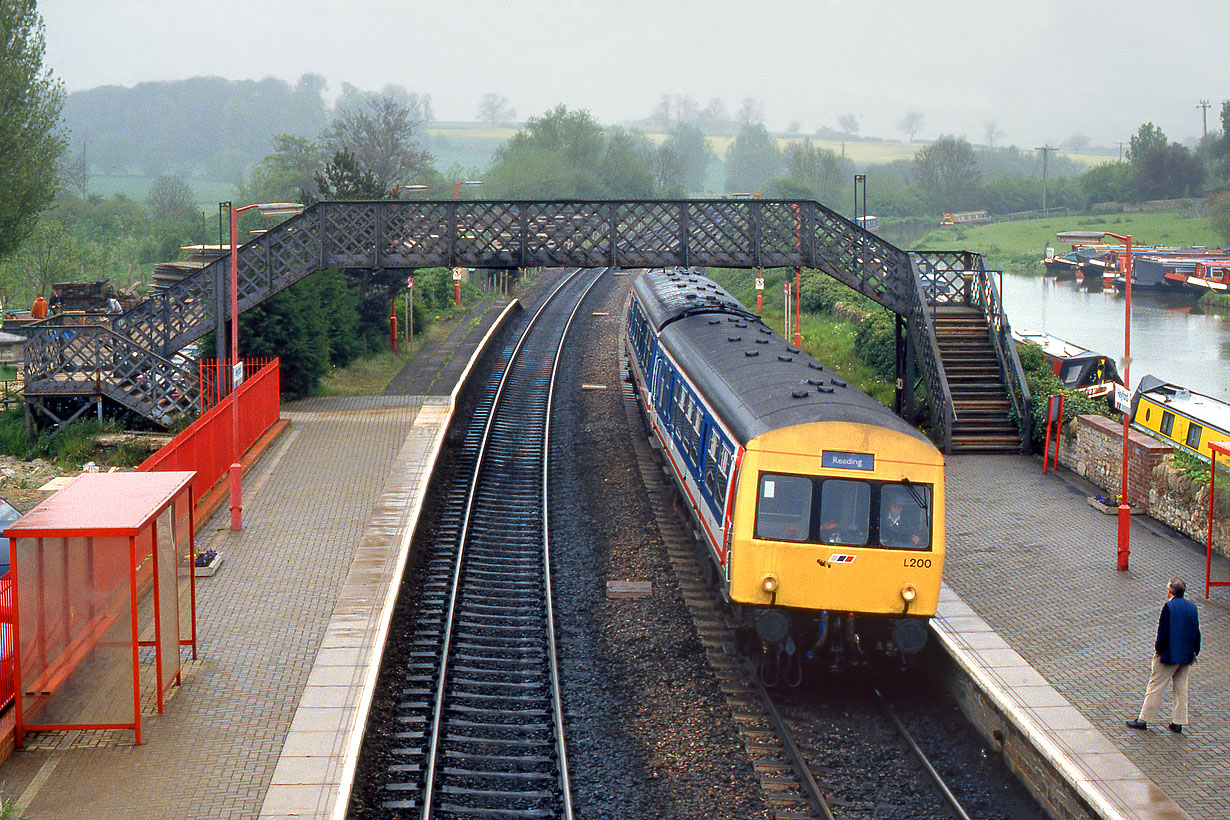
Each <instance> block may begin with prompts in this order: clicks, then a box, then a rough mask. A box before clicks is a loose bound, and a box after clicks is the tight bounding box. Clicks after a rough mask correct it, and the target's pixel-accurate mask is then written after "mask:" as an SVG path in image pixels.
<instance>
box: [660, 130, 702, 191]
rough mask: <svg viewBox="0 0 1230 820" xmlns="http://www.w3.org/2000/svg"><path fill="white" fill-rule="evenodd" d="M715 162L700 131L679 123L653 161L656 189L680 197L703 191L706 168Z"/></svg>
mask: <svg viewBox="0 0 1230 820" xmlns="http://www.w3.org/2000/svg"><path fill="white" fill-rule="evenodd" d="M716 159H717V157H716V156H715V155H714V153H713V149H712V148H710V147H709V141H708V140H706V139H705V135H704V132H702V131H701V130H700V127H699V126H697V125H695V124H693V123H686V122H684V123H680V124H679V125H677V126H675V130H674V131H672V132H671V135H670V136H669V137H667V138H666V141H665V142H663V143H662V145H661V146H659V148H658V152H657V157H655V160H654V165H655V168H656V170H657V176H658V185H659V186H661V187H662V188H664V189H669V190H671V191H672V192H675V193H677V194H678V195H679V196H684V195H686V194H687V193H688V192H690V191H699V190H702V189H703V188H704V185H705V175H706V173H707V172H708V170H709V165H710V163H712V162H713V161H714V160H716Z"/></svg>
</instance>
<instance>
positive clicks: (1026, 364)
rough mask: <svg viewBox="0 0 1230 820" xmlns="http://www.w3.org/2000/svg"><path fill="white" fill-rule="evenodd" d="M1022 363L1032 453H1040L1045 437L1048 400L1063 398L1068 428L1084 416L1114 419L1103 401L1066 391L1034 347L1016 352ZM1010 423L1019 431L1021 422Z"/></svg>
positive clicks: (1019, 349) (1021, 348)
mask: <svg viewBox="0 0 1230 820" xmlns="http://www.w3.org/2000/svg"><path fill="white" fill-rule="evenodd" d="M1017 355H1018V357H1019V358H1020V360H1021V369H1022V370H1023V371H1024V372H1025V384H1026V385H1028V386H1029V399H1030V401H1029V409H1030V416H1031V418H1032V420H1033V436H1032V439H1033V443H1034V448H1035V449H1040V448H1041V447H1042V445H1043V444H1044V442H1043V439H1044V438H1045V437H1046V401H1047V398H1048V397H1049V396H1053V395H1057V394H1060V393H1062V394H1063V425H1064V426H1065V427H1067V426H1068V425H1069V424H1070V423H1071V421H1072V419H1074V418H1076V417H1077V416H1083V415H1098V416H1106V417H1107V418H1113V417H1112V416H1111V414H1110V412H1109V409H1108V407H1107V404H1106V401H1105V400H1104V399H1094V398H1090V397H1089V396H1086V395H1085V394H1084V393H1079V392H1077V391H1075V390H1067V389H1065V388H1064V386H1063V382H1061V381H1060V380H1059V377H1058V376H1056V375H1055V373H1054V371H1052V370H1051V364H1050V362H1049V361H1047V358H1046V356H1044V355H1042V350H1041V348H1039V347H1037V346H1035V345H1024V346H1020V347H1018V348H1017ZM1013 416H1014V418H1013V421H1015V422H1016V423H1017V426H1018V428H1019V427H1020V419H1018V418H1015V414H1013Z"/></svg>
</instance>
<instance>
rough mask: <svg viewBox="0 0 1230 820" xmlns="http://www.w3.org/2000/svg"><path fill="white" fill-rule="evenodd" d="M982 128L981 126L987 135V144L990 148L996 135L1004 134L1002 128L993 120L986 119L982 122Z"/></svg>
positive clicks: (993, 145) (992, 146)
mask: <svg viewBox="0 0 1230 820" xmlns="http://www.w3.org/2000/svg"><path fill="white" fill-rule="evenodd" d="M982 128H983V133H984V134H986V136H987V146H988V147H990V148H994V147H995V139H996V138H997V137H1002V136H1003V135H1004V131H1003V129H1002V128H1000V127H999V123H997V122H996V121H995V120H987V121H986V122H985V123H983V126H982Z"/></svg>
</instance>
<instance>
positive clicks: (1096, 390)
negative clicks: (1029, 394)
mask: <svg viewBox="0 0 1230 820" xmlns="http://www.w3.org/2000/svg"><path fill="white" fill-rule="evenodd" d="M1012 338H1013V339H1014V340H1015V341H1016V343H1017V344H1020V345H1026V344H1031V345H1036V346H1038V347H1040V348H1041V349H1042V355H1043V356H1045V357H1046V360H1047V361H1048V362H1049V363H1050V365H1051V370H1053V371H1054V373H1055V375H1056V376H1058V377H1059V380H1060V381H1061V382H1063V386H1064V387H1065V388H1067V389H1068V390H1076V391H1078V392H1081V393H1084V394H1085V395H1087V396H1092V397H1094V398H1097V397H1098V396H1105V395H1107V394H1108V393H1113V392H1114V390H1115V385H1116V384H1122V383H1123V380H1122V379H1120V378H1119V370H1118V369H1117V368H1116V367H1115V360H1114V359H1112V358H1111V357H1110V356H1105V355H1103V354H1101V353H1095V352H1094V351H1092V350H1089V349H1088V348H1085V347H1081V346H1080V345H1076V344H1072V343H1071V342H1065V341H1064V340H1063V339H1060V338H1058V337H1055V336H1052V335H1050V334H1049V333H1043V332H1041V331H1036V330H1021V331H1016V330H1014V331H1013V332H1012Z"/></svg>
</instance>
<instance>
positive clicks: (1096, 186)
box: [1080, 162, 1134, 205]
mask: <svg viewBox="0 0 1230 820" xmlns="http://www.w3.org/2000/svg"><path fill="white" fill-rule="evenodd" d="M1080 185H1081V191H1083V192H1084V194H1085V198H1086V199H1087V200H1088V202H1089V204H1090V205H1093V204H1096V203H1099V202H1125V201H1127V200H1130V199H1132V198H1133V193H1134V175H1133V173H1132V166H1131V165H1128V164H1127V163H1126V162H1103V163H1100V164H1098V165H1095V166H1094V167H1092V168H1090V169H1089V170H1088V171H1086V172H1085V173H1084V174H1082V175H1081V178H1080Z"/></svg>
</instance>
